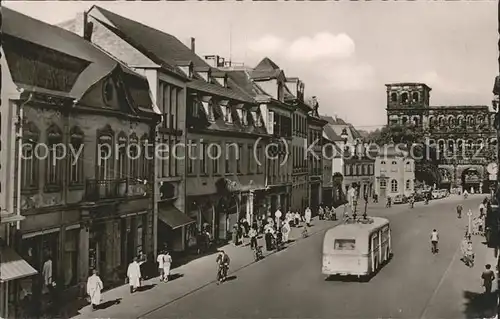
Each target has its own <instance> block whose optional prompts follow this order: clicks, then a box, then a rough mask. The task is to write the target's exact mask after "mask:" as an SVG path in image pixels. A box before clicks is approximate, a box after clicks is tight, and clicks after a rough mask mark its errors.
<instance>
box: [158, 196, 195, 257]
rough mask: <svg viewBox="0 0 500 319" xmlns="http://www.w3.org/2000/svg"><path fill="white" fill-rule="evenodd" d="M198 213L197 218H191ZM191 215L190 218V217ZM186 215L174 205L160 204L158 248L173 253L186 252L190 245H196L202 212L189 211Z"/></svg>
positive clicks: (191, 209)
mask: <svg viewBox="0 0 500 319" xmlns="http://www.w3.org/2000/svg"><path fill="white" fill-rule="evenodd" d="M194 213H196V217H195V218H193V217H191V216H192V215H194ZM188 214H189V216H188ZM188 214H184V213H183V212H182V211H181V210H179V209H178V208H177V207H175V206H174V205H173V204H172V203H159V204H158V219H159V220H160V221H161V223H159V224H158V248H159V249H160V248H166V249H168V250H169V251H171V252H181V251H184V250H186V248H187V247H188V245H196V231H197V229H196V226H197V222H201V221H202V219H201V216H200V214H201V213H200V210H199V209H197V210H195V209H193V207H192V206H191V208H190V209H189V213H188Z"/></svg>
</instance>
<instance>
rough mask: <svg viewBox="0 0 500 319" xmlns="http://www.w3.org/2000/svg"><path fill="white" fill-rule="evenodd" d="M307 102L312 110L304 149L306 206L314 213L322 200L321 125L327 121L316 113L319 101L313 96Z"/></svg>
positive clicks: (309, 115)
mask: <svg viewBox="0 0 500 319" xmlns="http://www.w3.org/2000/svg"><path fill="white" fill-rule="evenodd" d="M309 103H310V105H311V109H312V111H310V112H309V114H308V115H307V129H308V134H307V140H308V143H307V147H306V149H305V151H306V153H307V164H308V168H309V204H308V206H309V207H310V208H311V209H312V211H313V213H315V212H317V210H318V208H319V205H321V204H322V201H323V200H322V198H323V183H322V180H323V158H324V156H323V127H324V126H325V125H326V123H327V122H326V121H325V120H323V119H322V118H321V117H320V115H319V113H318V109H319V102H318V100H317V99H316V97H315V96H313V97H312V98H311V100H310V102H309ZM308 149H312V154H311V153H308V151H307V150H308ZM330 190H331V188H330Z"/></svg>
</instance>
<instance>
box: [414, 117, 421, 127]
mask: <svg viewBox="0 0 500 319" xmlns="http://www.w3.org/2000/svg"><path fill="white" fill-rule="evenodd" d="M413 124H415V126H418V125H419V124H420V119H419V118H418V116H414V117H413Z"/></svg>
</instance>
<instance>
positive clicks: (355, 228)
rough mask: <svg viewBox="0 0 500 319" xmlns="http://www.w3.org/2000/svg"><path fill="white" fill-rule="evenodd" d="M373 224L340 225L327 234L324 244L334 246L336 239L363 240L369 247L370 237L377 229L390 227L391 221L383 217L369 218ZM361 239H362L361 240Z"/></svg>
mask: <svg viewBox="0 0 500 319" xmlns="http://www.w3.org/2000/svg"><path fill="white" fill-rule="evenodd" d="M369 218H371V219H372V220H373V223H361V222H360V223H349V224H340V225H338V226H336V227H333V228H330V229H329V230H327V232H326V233H325V238H324V242H325V243H326V242H329V243H331V244H332V245H333V242H334V240H335V239H363V240H364V241H366V245H368V241H367V240H368V235H369V234H370V233H371V232H372V231H373V230H375V229H378V228H380V227H383V226H385V225H389V220H387V219H385V218H381V217H369ZM360 237H361V238H360Z"/></svg>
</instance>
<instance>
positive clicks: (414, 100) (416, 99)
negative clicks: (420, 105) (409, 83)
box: [412, 92, 420, 103]
mask: <svg viewBox="0 0 500 319" xmlns="http://www.w3.org/2000/svg"><path fill="white" fill-rule="evenodd" d="M412 97H413V102H414V103H417V102H418V100H419V98H420V96H419V94H418V92H413V93H412Z"/></svg>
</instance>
